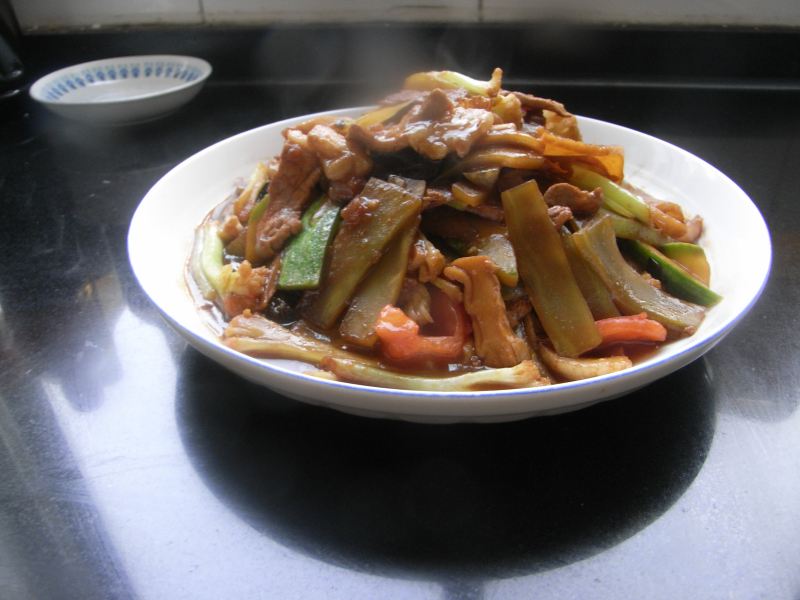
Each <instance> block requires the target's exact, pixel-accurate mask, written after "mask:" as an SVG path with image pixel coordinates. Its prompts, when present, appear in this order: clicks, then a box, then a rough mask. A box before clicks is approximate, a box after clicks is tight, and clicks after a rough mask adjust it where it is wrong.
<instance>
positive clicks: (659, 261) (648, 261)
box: [622, 240, 722, 306]
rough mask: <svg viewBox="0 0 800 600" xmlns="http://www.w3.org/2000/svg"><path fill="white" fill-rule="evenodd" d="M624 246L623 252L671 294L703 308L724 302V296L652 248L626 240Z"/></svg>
mask: <svg viewBox="0 0 800 600" xmlns="http://www.w3.org/2000/svg"><path fill="white" fill-rule="evenodd" d="M622 244H623V246H622V248H623V250H624V251H625V252H626V253H627V254H629V255H630V256H632V257H633V258H634V260H636V262H637V263H639V264H640V265H642V267H644V268H645V269H647V270H648V271H650V272H651V273H652V274H653V276H654V277H657V278H658V279H659V280H660V281H661V283H662V284H663V285H664V287H665V288H666V290H667V291H668V292H669V293H670V294H674V295H675V296H678V297H680V298H683V299H684V300H688V301H689V302H694V303H695V304H700V305H702V306H713V305H714V304H716V303H717V302H719V301H720V300H722V296H720V295H719V294H717V293H716V292H714V291H712V290H710V289H709V288H708V287H706V286H705V285H703V284H702V283H701V282H700V281H698V280H697V279H695V278H694V277H693V276H692V275H691V273H689V272H688V271H687V270H686V269H684V268H683V267H681V266H680V265H678V264H677V263H675V261H673V260H671V259H670V258H667V257H666V256H664V255H663V254H662V253H661V252H659V251H658V250H656V249H655V248H653V247H652V246H648V245H647V244H644V243H642V242H638V241H635V240H624V241H623V242H622Z"/></svg>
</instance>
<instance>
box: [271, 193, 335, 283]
mask: <svg viewBox="0 0 800 600" xmlns="http://www.w3.org/2000/svg"><path fill="white" fill-rule="evenodd" d="M302 223H303V230H302V231H301V232H300V233H299V234H297V235H296V236H295V237H294V238H292V240H291V241H290V242H289V244H288V245H287V246H286V249H285V250H284V251H283V256H282V257H281V275H280V278H279V279H278V289H280V290H314V289H317V288H318V287H319V283H320V279H321V278H322V266H323V264H324V262H325V254H326V251H327V249H328V245H329V244H330V242H331V240H332V239H333V235H334V232H335V231H336V227H337V226H338V224H339V207H338V206H336V205H335V204H334V203H332V202H330V201H329V200H327V198H326V197H325V196H322V197H321V198H319V200H317V201H316V202H314V203H313V204H312V205H311V206H310V207H308V209H306V212H305V213H303V218H302Z"/></svg>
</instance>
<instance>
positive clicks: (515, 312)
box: [506, 297, 533, 329]
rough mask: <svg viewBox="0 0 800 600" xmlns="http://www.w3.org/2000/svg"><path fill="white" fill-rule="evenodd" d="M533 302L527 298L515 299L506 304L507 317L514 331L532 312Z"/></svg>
mask: <svg viewBox="0 0 800 600" xmlns="http://www.w3.org/2000/svg"><path fill="white" fill-rule="evenodd" d="M532 310H533V307H532V306H531V301H530V300H529V299H528V298H527V297H522V298H515V299H514V300H511V301H510V302H508V303H506V316H507V317H508V324H509V325H511V328H512V329H514V328H515V327H516V326H517V325H519V324H520V322H521V321H522V319H524V318H525V317H526V316H527V315H528V314H529V313H530V312H531V311H532Z"/></svg>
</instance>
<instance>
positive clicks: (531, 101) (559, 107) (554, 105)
mask: <svg viewBox="0 0 800 600" xmlns="http://www.w3.org/2000/svg"><path fill="white" fill-rule="evenodd" d="M512 94H514V95H515V96H516V97H517V98H519V101H520V104H522V107H523V108H524V109H526V110H535V111H542V110H549V111H551V112H554V113H556V114H557V115H560V116H562V117H570V116H572V113H570V112H569V111H568V110H567V109H566V108H565V107H564V105H563V104H561V102H556V101H555V100H550V99H549V98H539V97H538V96H533V95H532V94H524V93H522V92H512Z"/></svg>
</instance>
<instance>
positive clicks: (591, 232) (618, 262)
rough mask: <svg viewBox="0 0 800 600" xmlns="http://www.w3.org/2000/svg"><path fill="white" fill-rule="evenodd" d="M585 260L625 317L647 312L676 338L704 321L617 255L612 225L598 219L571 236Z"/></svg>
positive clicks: (700, 312)
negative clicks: (654, 285) (653, 284)
mask: <svg viewBox="0 0 800 600" xmlns="http://www.w3.org/2000/svg"><path fill="white" fill-rule="evenodd" d="M572 239H573V240H574V241H575V246H576V247H577V249H578V251H579V252H580V253H581V256H583V258H584V260H585V261H586V262H587V263H589V264H590V265H591V266H592V269H594V271H595V273H597V274H598V275H599V276H600V278H601V279H602V280H603V283H605V285H606V287H608V289H609V290H611V294H612V296H613V297H614V302H615V303H616V304H617V306H619V307H620V309H621V310H622V312H623V313H625V314H628V315H633V314H637V313H640V312H646V313H647V316H648V317H649V318H651V319H653V320H655V321H658V322H659V323H661V324H662V325H664V327H666V328H667V330H668V331H669V332H670V333H671V334H673V335H675V334H677V335H686V334H691V333H694V331H695V330H696V329H697V327H699V325H700V323H701V322H702V320H703V316H704V314H705V313H704V311H703V309H702V308H700V307H699V306H694V305H692V304H687V303H686V302H683V301H682V300H679V299H678V298H673V297H672V296H670V295H669V294H667V293H666V292H662V291H661V290H659V289H657V288H655V287H653V286H652V285H650V284H649V283H648V282H647V281H646V280H645V279H644V278H643V277H642V276H641V275H639V273H637V272H636V271H635V270H634V269H633V267H631V266H630V265H629V264H628V263H627V262H626V261H625V259H624V258H623V256H622V254H620V251H619V248H617V238H616V236H615V235H614V226H613V225H612V224H611V220H610V219H608V218H603V219H600V220H599V221H596V222H594V223H591V224H590V225H588V226H586V227H584V228H583V229H581V230H580V231H579V232H577V233H573V234H572Z"/></svg>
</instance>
